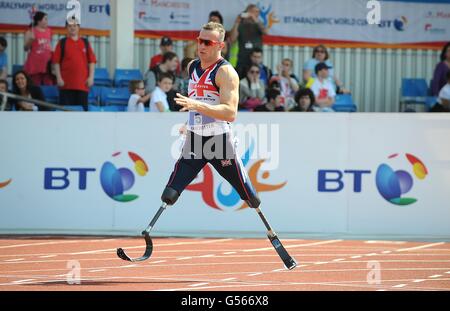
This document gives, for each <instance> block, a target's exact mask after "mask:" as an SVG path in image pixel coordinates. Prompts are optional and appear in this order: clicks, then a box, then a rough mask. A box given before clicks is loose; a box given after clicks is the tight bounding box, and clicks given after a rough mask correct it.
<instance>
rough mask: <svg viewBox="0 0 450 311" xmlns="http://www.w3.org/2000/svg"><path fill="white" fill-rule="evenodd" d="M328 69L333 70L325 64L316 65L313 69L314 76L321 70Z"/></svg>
mask: <svg viewBox="0 0 450 311" xmlns="http://www.w3.org/2000/svg"><path fill="white" fill-rule="evenodd" d="M330 68H333V67H330V66H328V65H327V64H325V63H318V64H317V65H316V68H315V72H316V74H317V73H318V72H319V71H321V70H322V69H330Z"/></svg>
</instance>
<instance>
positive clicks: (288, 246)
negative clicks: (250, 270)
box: [243, 240, 342, 252]
mask: <svg viewBox="0 0 450 311" xmlns="http://www.w3.org/2000/svg"><path fill="white" fill-rule="evenodd" d="M341 241H342V240H327V241H320V242H313V243H306V244H296V245H287V246H285V247H284V248H286V249H291V248H295V247H305V246H314V245H324V244H331V243H337V242H341ZM272 249H273V247H263V248H253V249H244V250H243V252H259V251H267V250H272Z"/></svg>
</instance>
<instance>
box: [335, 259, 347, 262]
mask: <svg viewBox="0 0 450 311" xmlns="http://www.w3.org/2000/svg"><path fill="white" fill-rule="evenodd" d="M343 260H345V258H337V259H333V261H334V262H338V261H343Z"/></svg>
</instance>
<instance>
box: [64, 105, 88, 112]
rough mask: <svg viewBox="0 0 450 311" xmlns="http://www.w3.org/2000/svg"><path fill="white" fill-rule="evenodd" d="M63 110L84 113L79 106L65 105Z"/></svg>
mask: <svg viewBox="0 0 450 311" xmlns="http://www.w3.org/2000/svg"><path fill="white" fill-rule="evenodd" d="M64 108H67V109H70V110H72V111H84V109H83V106H81V105H66V106H64Z"/></svg>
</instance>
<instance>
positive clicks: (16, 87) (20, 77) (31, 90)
mask: <svg viewBox="0 0 450 311" xmlns="http://www.w3.org/2000/svg"><path fill="white" fill-rule="evenodd" d="M12 84H13V93H14V94H16V95H19V96H22V97H26V98H31V99H36V100H40V101H45V98H44V94H43V93H42V90H41V88H40V87H39V86H34V85H33V81H32V80H31V78H30V77H29V76H28V75H27V73H26V72H25V71H23V70H20V71H18V72H16V73H15V74H14V75H13V78H12ZM11 102H12V103H13V104H14V105H15V108H16V110H18V111H45V110H48V109H46V108H44V107H38V106H37V105H35V104H33V103H29V102H27V101H22V100H15V99H14V100H11Z"/></svg>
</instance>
